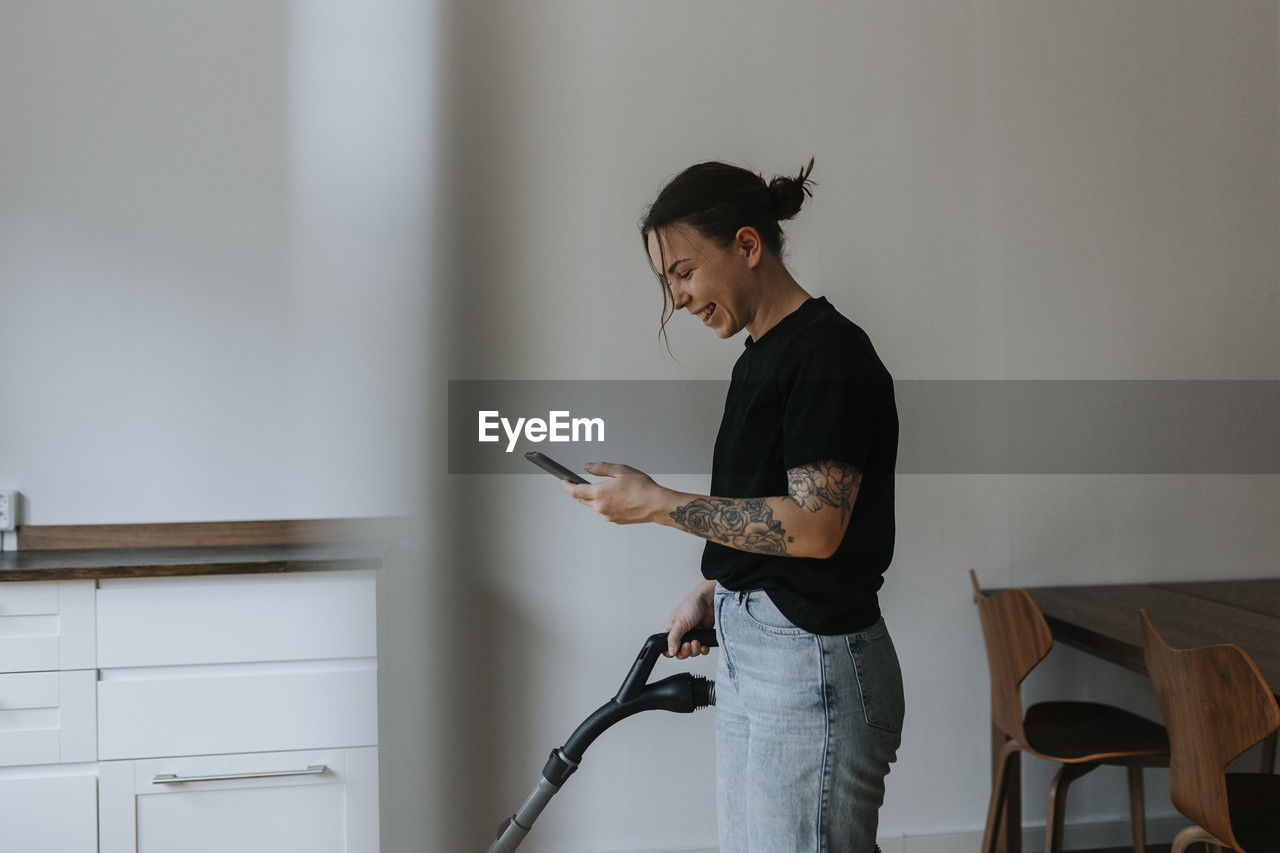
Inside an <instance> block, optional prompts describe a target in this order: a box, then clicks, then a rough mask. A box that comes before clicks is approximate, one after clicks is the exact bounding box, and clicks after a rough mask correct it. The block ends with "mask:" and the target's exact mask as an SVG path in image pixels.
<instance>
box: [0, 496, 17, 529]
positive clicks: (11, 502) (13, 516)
mask: <svg viewBox="0 0 1280 853" xmlns="http://www.w3.org/2000/svg"><path fill="white" fill-rule="evenodd" d="M21 500H22V495H20V494H18V493H17V492H16V491H14V490H13V489H0V533H8V532H10V531H12V530H13V529H14V528H15V527H17V526H18V506H19V503H20V502H21Z"/></svg>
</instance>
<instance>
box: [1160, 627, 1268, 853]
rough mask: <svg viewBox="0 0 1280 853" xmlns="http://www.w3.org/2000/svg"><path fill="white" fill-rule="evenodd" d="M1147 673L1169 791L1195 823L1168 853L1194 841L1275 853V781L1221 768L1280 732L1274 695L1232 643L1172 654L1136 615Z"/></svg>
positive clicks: (1247, 852) (1252, 852) (1255, 852)
mask: <svg viewBox="0 0 1280 853" xmlns="http://www.w3.org/2000/svg"><path fill="white" fill-rule="evenodd" d="M1142 633H1143V642H1144V644H1145V648H1144V653H1145V655H1146V659H1147V670H1148V671H1149V672H1150V673H1151V680H1152V681H1153V682H1155V686H1156V698H1157V699H1159V700H1160V711H1161V713H1162V714H1164V720H1165V725H1166V726H1168V727H1169V738H1170V740H1171V741H1172V744H1173V755H1172V763H1171V764H1170V767H1169V793H1170V795H1171V796H1172V798H1173V804H1174V806H1176V807H1177V809H1178V811H1180V812H1182V813H1183V814H1184V815H1186V816H1187V817H1188V818H1190V819H1191V820H1193V821H1195V822H1196V824H1197V825H1196V826H1189V827H1187V828H1186V829H1184V830H1183V831H1182V832H1180V833H1178V835H1177V837H1176V838H1174V840H1173V851H1172V853H1181V851H1184V850H1186V849H1187V847H1189V846H1190V845H1191V844H1194V843H1196V842H1204V843H1206V844H1212V845H1214V846H1216V847H1219V848H1221V847H1228V848H1230V849H1232V850H1238V851H1241V852H1242V853H1267V851H1271V853H1274V851H1280V776H1274V775H1271V774H1267V773H1228V772H1227V765H1228V764H1229V763H1231V760H1232V759H1234V758H1235V757H1236V756H1238V755H1240V754H1241V753H1242V752H1244V751H1245V750H1246V749H1248V748H1249V747H1251V746H1253V745H1254V744H1256V743H1258V742H1259V741H1261V740H1263V739H1264V738H1266V737H1267V736H1269V735H1271V734H1273V733H1275V731H1276V730H1277V729H1280V709H1277V707H1276V697H1275V696H1274V695H1273V694H1272V693H1271V690H1270V688H1268V687H1267V683H1266V681H1265V680H1263V678H1262V674H1261V673H1260V672H1258V667H1257V666H1255V665H1254V663H1253V661H1252V660H1251V659H1250V658H1249V655H1248V654H1246V653H1245V651H1244V649H1242V648H1240V647H1239V646H1236V645H1222V646H1209V647H1208V648H1202V649H1188V650H1185V651H1184V650H1178V649H1175V648H1173V647H1172V646H1170V645H1169V644H1168V643H1166V642H1165V640H1164V638H1163V637H1161V636H1160V633H1159V632H1158V631H1156V629H1155V626H1154V625H1152V624H1151V619H1150V618H1149V617H1148V616H1147V611H1145V610H1143V611H1142Z"/></svg>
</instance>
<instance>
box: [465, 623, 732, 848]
mask: <svg viewBox="0 0 1280 853" xmlns="http://www.w3.org/2000/svg"><path fill="white" fill-rule="evenodd" d="M693 640H697V641H698V642H699V643H701V644H702V645H704V646H708V647H714V646H715V645H716V631H715V629H714V628H698V629H695V630H693V631H690V632H689V633H687V634H685V635H684V639H683V640H681V643H682V644H683V643H688V642H692V641H693ZM666 647H667V635H666V634H653V635H652V636H650V637H649V639H647V640H645V643H644V646H643V647H641V649H640V654H639V656H638V657H637V658H636V661H635V663H633V664H632V665H631V671H630V672H628V673H627V678H626V680H625V681H623V682H622V689H620V690H619V691H618V694H617V695H616V696H614V697H613V698H612V699H610V700H609V701H608V702H606V703H604V704H603V705H601V706H600V707H599V708H597V709H596V711H595V713H593V714H592V715H591V716H589V717H587V719H586V720H584V721H583V723H582V724H581V725H580V726H578V728H577V729H576V730H575V731H574V733H573V734H572V735H571V736H570V737H569V739H568V740H567V741H565V744H564V746H562V747H560V748H559V749H553V750H552V751H551V757H550V758H549V759H548V760H547V764H546V766H545V767H543V768H542V778H541V779H539V780H538V784H537V785H536V786H534V789H533V793H531V794H530V795H529V798H528V799H527V800H525V802H524V805H522V806H521V807H520V809H519V810H518V811H517V812H516V813H515V814H513V815H512V816H511V817H509V818H507V819H506V820H505V821H504V822H503V823H502V825H501V826H500V827H498V839H497V840H496V841H494V842H493V845H492V846H490V847H489V853H510V851H512V850H515V849H516V848H517V847H518V846H520V842H521V841H523V840H524V837H525V836H526V835H528V834H529V830H530V829H532V828H533V822H534V821H535V820H537V819H538V815H540V814H542V810H543V809H544V808H546V805H547V802H548V801H550V799H551V798H552V797H554V796H555V795H556V794H557V793H559V791H560V788H561V786H563V785H564V783H565V780H566V779H568V778H569V777H570V776H572V775H573V771H575V770H577V769H578V765H579V764H580V763H581V762H582V753H584V752H586V750H587V747H589V746H591V744H592V742H594V741H595V739H596V738H598V737H599V736H600V735H601V734H602V733H603V732H604V730H605V729H607V728H609V727H610V726H612V725H613V724H614V723H618V722H621V721H622V720H625V719H626V718H627V717H630V716H632V715H633V714H638V713H640V712H641V711H675V712H677V713H681V714H689V713H692V712H693V711H696V710H698V709H699V708H706V707H708V706H711V705H714V704H715V703H716V685H715V682H714V681H712V680H711V679H709V678H704V677H703V676H701V675H694V674H693V673H690V672H682V673H679V674H677V675H673V676H670V677H669V678H664V679H662V680H661V681H655V682H654V683H653V684H646V683H645V682H647V681H648V680H649V674H650V673H651V672H653V665H654V664H655V663H657V661H658V656H659V655H660V654H662V652H663V650H664V649H666Z"/></svg>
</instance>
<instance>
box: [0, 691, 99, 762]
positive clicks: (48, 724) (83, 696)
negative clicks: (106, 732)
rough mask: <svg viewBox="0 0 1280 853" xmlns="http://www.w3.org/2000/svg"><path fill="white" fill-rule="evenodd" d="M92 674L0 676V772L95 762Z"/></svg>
mask: <svg viewBox="0 0 1280 853" xmlns="http://www.w3.org/2000/svg"><path fill="white" fill-rule="evenodd" d="M94 677H95V673H94V672H93V671H92V670H80V671H77V672H26V673H17V674H10V675H0V766H6V767H7V766H13V765H19V764H68V763H74V762H79V761H93V760H94V759H95V758H97V754H96V753H97V749H96V745H95V743H94V713H93V704H94Z"/></svg>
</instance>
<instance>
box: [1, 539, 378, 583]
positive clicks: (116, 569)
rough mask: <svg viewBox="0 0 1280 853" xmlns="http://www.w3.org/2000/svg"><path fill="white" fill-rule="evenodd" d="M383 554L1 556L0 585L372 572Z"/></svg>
mask: <svg viewBox="0 0 1280 853" xmlns="http://www.w3.org/2000/svg"><path fill="white" fill-rule="evenodd" d="M386 551H387V546H386V545H384V544H380V543H374V542H342V543H336V544H329V543H324V544H299V545H220V546H217V547H205V548H87V549H75V550H48V551H37V550H31V551H7V552H4V553H0V582H4V581H45V580H84V579H93V578H141V577H171V576H181V575H224V574H261V573H267V572H316V571H338V570H350V569H376V568H379V567H380V566H381V565H382V560H383V556H384V555H385V553H386Z"/></svg>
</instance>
